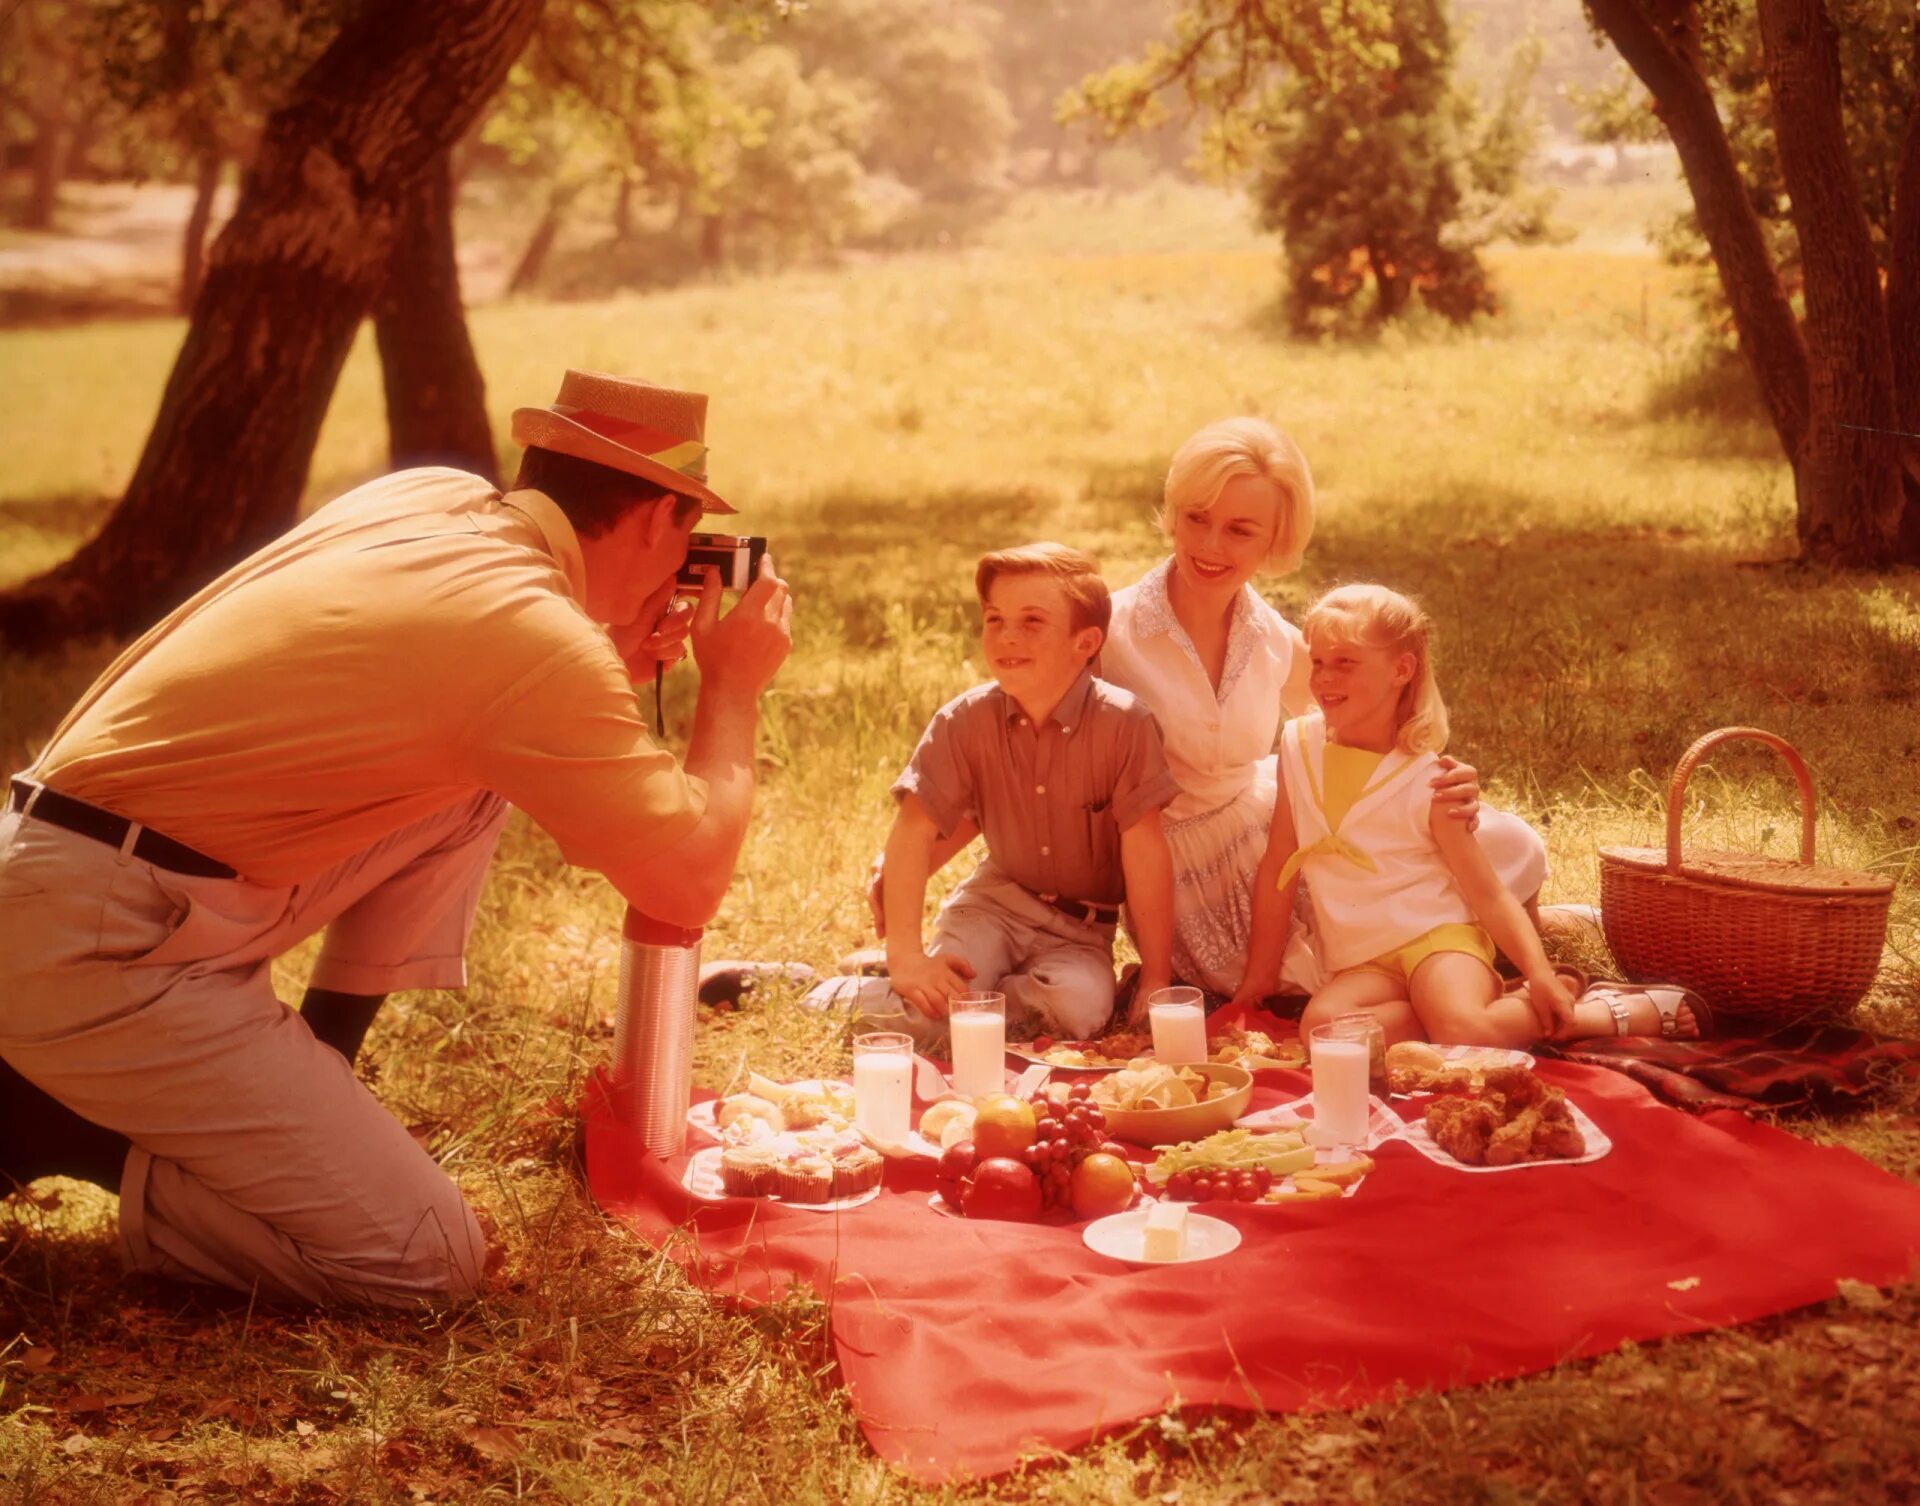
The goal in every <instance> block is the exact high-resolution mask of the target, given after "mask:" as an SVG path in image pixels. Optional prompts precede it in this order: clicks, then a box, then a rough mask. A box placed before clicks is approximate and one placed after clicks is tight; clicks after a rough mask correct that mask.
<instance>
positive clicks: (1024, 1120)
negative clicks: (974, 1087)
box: [973, 1093, 1036, 1161]
mask: <svg viewBox="0 0 1920 1506" xmlns="http://www.w3.org/2000/svg"><path fill="white" fill-rule="evenodd" d="M974 1109H975V1113H974V1117H973V1146H974V1149H975V1150H977V1151H978V1152H979V1153H980V1159H981V1160H983V1161H988V1160H991V1159H993V1158H994V1157H995V1156H1011V1157H1012V1158H1013V1159H1014V1160H1016V1161H1017V1160H1019V1159H1020V1157H1021V1156H1022V1155H1023V1154H1024V1153H1025V1151H1026V1149H1027V1147H1028V1146H1030V1145H1032V1144H1033V1142H1034V1139H1035V1136H1036V1131H1035V1129H1034V1120H1033V1109H1032V1108H1031V1107H1030V1106H1029V1105H1027V1104H1026V1103H1025V1102H1023V1101H1022V1100H1020V1099H1018V1098H1015V1097H1014V1096H1013V1095H1012V1094H1011V1093H990V1094H988V1095H987V1096H986V1097H985V1098H979V1099H975V1100H974Z"/></svg>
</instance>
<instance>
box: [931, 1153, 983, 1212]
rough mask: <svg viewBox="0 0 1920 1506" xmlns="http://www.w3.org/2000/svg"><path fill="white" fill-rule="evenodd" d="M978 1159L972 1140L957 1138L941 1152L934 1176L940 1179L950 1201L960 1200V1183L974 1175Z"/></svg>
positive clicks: (956, 1201)
mask: <svg viewBox="0 0 1920 1506" xmlns="http://www.w3.org/2000/svg"><path fill="white" fill-rule="evenodd" d="M978 1159H979V1157H978V1156H977V1155H976V1154H975V1153H974V1149H973V1142H972V1141H971V1140H956V1141H954V1142H953V1144H951V1145H949V1146H948V1147H947V1148H946V1149H945V1150H944V1151H942V1152H941V1154H940V1165H939V1167H938V1169H936V1170H935V1172H934V1176H935V1177H937V1178H938V1179H939V1182H940V1190H941V1191H942V1192H943V1193H945V1194H946V1198H947V1201H948V1202H950V1203H958V1202H959V1201H960V1184H961V1183H962V1182H964V1181H966V1179H967V1178H968V1177H970V1176H972V1175H973V1163H974V1162H975V1161H976V1160H978Z"/></svg>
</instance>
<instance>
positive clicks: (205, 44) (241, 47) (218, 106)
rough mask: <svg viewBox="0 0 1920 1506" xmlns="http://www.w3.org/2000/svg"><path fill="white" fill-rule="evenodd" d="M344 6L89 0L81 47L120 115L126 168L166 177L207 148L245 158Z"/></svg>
mask: <svg viewBox="0 0 1920 1506" xmlns="http://www.w3.org/2000/svg"><path fill="white" fill-rule="evenodd" d="M351 8H352V6H351V0H320V3H304V0H197V3H195V4H192V5H182V4H179V3H178V0H94V3H93V5H92V7H91V11H92V14H91V16H90V17H89V23H88V42H89V47H90V50H91V52H92V55H93V56H94V57H95V59H96V60H97V66H98V69H99V76H100V82H101V86H102V87H103V89H104V90H105V92H106V95H107V97H108V98H109V99H110V100H111V101H112V102H113V103H114V104H115V105H117V106H119V107H120V109H121V110H123V111H124V112H125V115H126V120H127V123H128V126H129V129H128V130H127V131H126V132H125V135H126V137H127V150H128V152H129V154H130V157H131V161H132V163H134V164H138V165H143V166H145V167H147V168H148V170H149V171H154V172H162V173H164V172H177V171H179V170H180V169H181V168H182V167H183V166H184V165H185V163H186V162H187V161H190V160H191V159H193V158H195V157H197V156H199V155H201V154H203V153H207V152H211V153H214V154H216V155H218V156H221V157H227V158H238V159H241V160H245V159H246V158H247V157H248V156H249V155H250V154H251V153H252V150H253V145H254V142H255V140H256V139H257V138H258V136H259V133H260V130H261V127H262V126H263V124H264V123H265V121H266V117H267V116H268V115H269V114H271V113H272V112H273V111H274V110H275V109H276V108H277V107H278V106H279V105H280V103H281V102H282V101H283V100H284V99H285V98H286V97H287V94H288V92H289V91H290V90H291V88H292V86H293V83H294V81H295V80H296V79H298V78H299V76H300V75H301V73H302V72H304V71H305V69H306V67H307V65H308V64H309V63H311V62H312V61H313V60H314V58H316V57H318V56H319V54H320V52H321V51H322V49H324V48H325V47H326V45H327V44H328V43H329V42H330V41H332V40H333V37H334V35H335V34H336V33H337V32H338V31H339V29H340V26H341V23H342V22H343V21H344V20H345V19H346V17H347V15H348V13H349V11H350V10H351Z"/></svg>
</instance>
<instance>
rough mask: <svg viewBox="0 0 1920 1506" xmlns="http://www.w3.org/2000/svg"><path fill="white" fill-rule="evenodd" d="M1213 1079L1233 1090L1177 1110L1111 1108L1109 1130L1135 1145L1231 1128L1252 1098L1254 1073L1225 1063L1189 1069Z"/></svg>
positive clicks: (1173, 1142)
mask: <svg viewBox="0 0 1920 1506" xmlns="http://www.w3.org/2000/svg"><path fill="white" fill-rule="evenodd" d="M1187 1070H1188V1071H1191V1072H1197V1073H1199V1074H1200V1075H1201V1076H1202V1077H1204V1078H1206V1079H1208V1080H1209V1081H1210V1082H1224V1083H1226V1084H1228V1085H1229V1087H1230V1089H1231V1091H1229V1092H1228V1093H1226V1094H1224V1095H1223V1096H1221V1097H1219V1098H1209V1099H1208V1100H1207V1101H1206V1102H1204V1103H1188V1104H1182V1105H1181V1106H1180V1107H1179V1108H1177V1109H1109V1108H1103V1109H1102V1110H1101V1112H1102V1113H1104V1114H1105V1115H1106V1116H1107V1133H1108V1134H1110V1135H1112V1136H1113V1137H1114V1138H1115V1139H1117V1140H1131V1141H1133V1142H1134V1144H1136V1145H1177V1144H1178V1143H1179V1142H1180V1141H1182V1140H1198V1139H1201V1138H1203V1137H1204V1136H1207V1135H1211V1134H1212V1133H1213V1132H1214V1131H1215V1130H1223V1129H1230V1128H1231V1127H1232V1125H1233V1121H1234V1120H1236V1119H1238V1118H1239V1117H1240V1116H1241V1115H1242V1114H1244V1113H1246V1111H1247V1105H1248V1104H1249V1103H1251V1102H1252V1101H1253V1074H1252V1073H1251V1072H1249V1071H1248V1070H1247V1069H1246V1068H1245V1067H1230V1066H1228V1065H1226V1063H1224V1062H1196V1063H1194V1065H1193V1066H1191V1067H1190V1068H1188V1069H1187Z"/></svg>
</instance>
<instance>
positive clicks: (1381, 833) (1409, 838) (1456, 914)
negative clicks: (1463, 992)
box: [1280, 711, 1474, 973]
mask: <svg viewBox="0 0 1920 1506" xmlns="http://www.w3.org/2000/svg"><path fill="white" fill-rule="evenodd" d="M1326 731H1327V729H1326V723H1325V721H1324V720H1323V719H1322V718H1321V715H1320V713H1319V712H1318V711H1310V712H1308V713H1307V714H1306V715H1305V716H1302V717H1298V718H1296V719H1295V720H1293V721H1291V722H1289V723H1287V728H1286V731H1285V733H1284V734H1283V735H1282V736H1281V739H1280V782H1281V785H1282V787H1283V788H1284V790H1285V791H1286V799H1287V805H1288V808H1289V809H1290V810H1291V811H1292V812H1293V830H1294V834H1295V836H1296V837H1297V838H1298V841H1299V846H1300V849H1301V850H1302V851H1303V852H1307V858H1306V862H1305V865H1304V870H1305V873H1306V879H1307V894H1308V898H1309V900H1310V902H1311V903H1312V905H1313V921H1314V939H1315V941H1316V943H1317V944H1318V946H1319V949H1320V958H1321V960H1322V961H1323V962H1324V963H1325V964H1326V966H1327V970H1328V971H1329V972H1336V973H1337V972H1344V971H1345V970H1346V969H1347V968H1350V967H1358V966H1359V965H1360V964H1361V963H1363V962H1371V961H1372V960H1373V959H1374V958H1375V957H1378V956H1380V955H1381V954H1382V953H1383V952H1390V951H1392V950H1393V949H1394V948H1395V947H1399V946H1404V945H1405V944H1406V943H1407V942H1409V941H1412V940H1414V939H1415V938H1417V937H1420V936H1424V935H1426V933H1427V932H1428V931H1431V930H1432V929H1433V928H1434V927H1435V926H1441V925H1448V924H1454V923H1469V922H1471V921H1472V920H1473V918H1474V917H1473V910H1472V908H1471V907H1470V906H1469V905H1468V904H1467V899H1466V896H1465V895H1464V894H1462V893H1461V892H1460V886H1459V885H1458V884H1457V883H1455V882H1454V878H1453V874H1452V873H1451V872H1450V871H1449V870H1448V868H1447V865H1446V862H1445V860H1444V859H1442V858H1441V856H1440V849H1439V847H1438V846H1437V845H1436V844H1435V842H1434V840H1433V834H1432V832H1431V831H1430V830H1429V829H1428V827H1427V818H1428V813H1429V811H1430V810H1431V809H1432V806H1433V790H1432V788H1431V786H1430V785H1429V783H1428V781H1429V780H1431V779H1432V778H1433V774H1434V769H1435V766H1436V765H1437V763H1438V761H1439V760H1438V759H1437V758H1436V757H1435V756H1434V755H1433V754H1431V753H1420V754H1409V753H1405V752H1402V751H1401V750H1400V749H1398V748H1396V749H1395V750H1394V751H1393V752H1391V753H1389V754H1387V755H1386V757H1384V758H1382V759H1381V760H1380V767H1379V768H1378V769H1376V770H1375V771H1374V774H1373V777H1372V778H1371V779H1369V780H1368V781H1367V785H1366V788H1365V789H1364V790H1362V791H1361V793H1360V796H1359V798H1358V799H1357V800H1355V801H1354V802H1353V807H1352V809H1350V810H1349V811H1348V812H1347V814H1346V817H1345V819H1343V820H1342V821H1341V823H1340V830H1339V838H1340V839H1341V841H1342V842H1343V843H1347V844H1351V845H1352V847H1354V848H1356V849H1358V850H1359V851H1360V852H1363V853H1365V854H1366V856H1367V857H1368V858H1369V859H1371V860H1372V862H1373V864H1374V870H1373V871H1369V870H1368V868H1367V867H1365V866H1364V865H1363V864H1361V863H1359V862H1356V861H1354V859H1353V858H1352V857H1350V856H1348V855H1346V854H1345V853H1343V852H1340V851H1338V850H1336V849H1335V848H1334V845H1333V843H1332V842H1330V841H1328V838H1329V837H1330V836H1332V833H1331V832H1330V830H1329V828H1328V826H1327V817H1326V812H1325V811H1324V810H1322V809H1321V807H1320V803H1319V800H1318V799H1317V798H1316V791H1317V792H1319V793H1320V794H1324V793H1325V791H1326V787H1327V783H1326V778H1327V776H1326V746H1327V735H1326ZM1316 844H1320V849H1319V850H1318V851H1311V850H1310V849H1313V848H1314V847H1315V846H1316Z"/></svg>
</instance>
